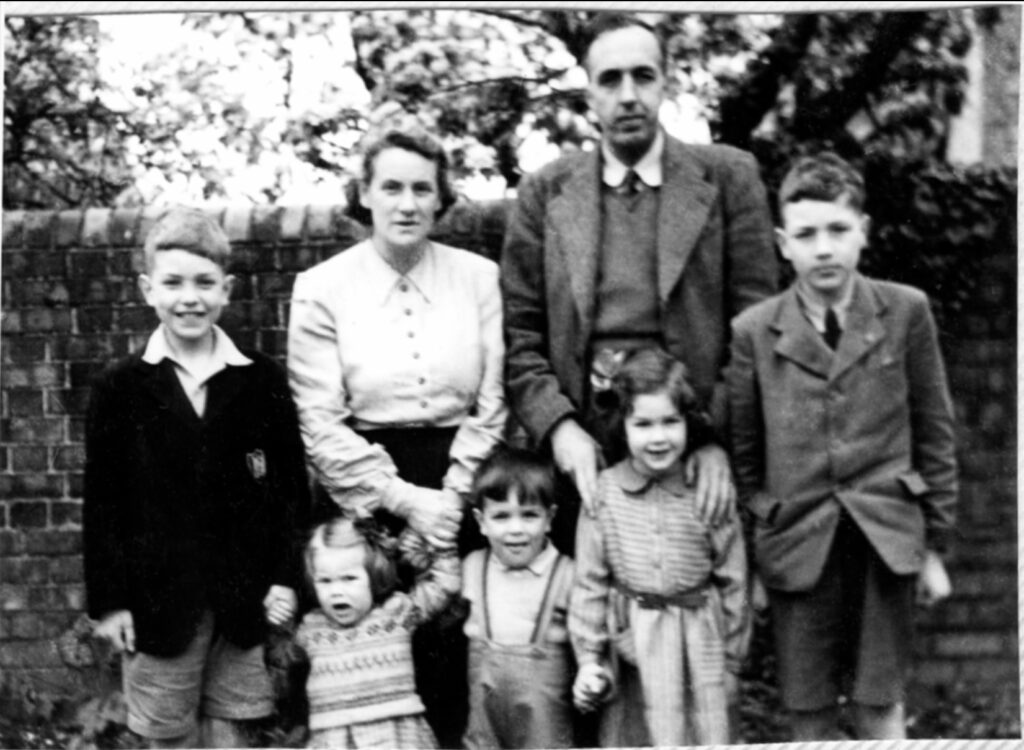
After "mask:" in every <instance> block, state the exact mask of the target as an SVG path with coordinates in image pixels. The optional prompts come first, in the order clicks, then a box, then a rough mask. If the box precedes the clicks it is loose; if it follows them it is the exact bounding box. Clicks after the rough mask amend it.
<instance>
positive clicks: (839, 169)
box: [727, 154, 957, 741]
mask: <svg viewBox="0 0 1024 750" xmlns="http://www.w3.org/2000/svg"><path fill="white" fill-rule="evenodd" d="M779 202H780V207H781V216H782V227H781V228H779V229H777V230H776V237H777V240H778V243H779V247H780V249H781V252H782V255H783V256H784V257H785V258H786V259H787V260H789V261H790V262H791V263H792V264H793V268H794V270H795V271H796V281H795V282H794V284H793V285H792V286H791V287H790V288H789V289H788V290H786V291H784V292H782V293H781V294H779V295H777V296H775V297H772V298H770V299H768V300H765V301H763V302H761V303H759V304H757V305H754V306H753V307H751V308H749V309H747V310H745V311H744V312H743V313H741V314H740V315H738V316H737V317H736V318H735V319H734V321H733V323H732V344H731V359H730V364H729V367H728V371H727V387H728V394H729V405H730V433H731V441H732V450H733V454H732V455H733V465H734V468H735V471H736V479H737V487H738V490H739V493H740V497H741V502H742V503H743V505H744V507H745V508H746V509H747V510H748V511H749V516H750V517H752V523H753V543H754V558H755V564H756V568H757V572H758V574H759V576H760V579H761V581H762V582H763V583H764V585H765V587H766V588H767V592H768V601H769V604H770V606H771V610H772V620H773V626H774V634H775V645H776V652H777V656H778V662H779V680H780V683H781V688H782V697H783V701H784V703H785V705H786V707H787V708H788V709H789V710H790V712H791V718H792V725H793V733H794V737H793V739H794V740H798V741H800V740H812V739H837V738H840V737H842V736H843V735H842V734H841V733H840V731H839V724H838V720H839V708H838V707H839V701H840V697H841V696H846V697H847V698H848V699H849V701H850V702H851V703H852V705H853V709H854V710H853V723H854V726H855V729H856V732H857V736H858V738H859V739H873V738H902V737H904V736H905V730H904V719H903V700H904V682H905V673H906V668H907V666H908V658H909V655H910V654H911V653H912V645H911V639H912V616H913V608H914V603H915V595H916V598H917V600H918V602H920V603H925V604H930V603H932V602H934V601H937V600H939V599H942V598H944V597H945V596H948V595H949V593H950V583H949V578H948V577H947V575H946V572H945V568H944V566H943V563H942V559H941V556H940V555H941V554H942V553H943V551H944V550H945V549H946V546H947V542H948V538H949V537H950V535H951V532H952V529H953V510H954V505H955V503H956V497H957V476H956V462H955V446H954V434H953V408H952V403H951V399H950V396H949V391H948V388H947V385H946V378H945V371H944V368H943V363H942V358H941V354H940V351H939V346H938V340H937V336H936V331H935V325H934V322H933V320H932V316H931V312H930V310H929V306H928V300H927V298H926V296H925V295H924V294H923V293H921V292H920V291H918V290H916V289H912V288H910V287H907V286H902V285H898V284H893V283H888V282H883V281H876V280H872V279H868V278H866V277H864V276H862V275H860V274H859V273H858V272H857V270H856V269H857V264H858V261H859V259H860V253H861V250H862V249H863V247H864V246H865V244H866V241H867V239H866V238H867V231H868V217H867V216H866V215H865V214H864V213H863V205H864V186H863V181H862V179H861V177H860V175H859V174H858V173H857V172H856V171H855V170H854V169H853V168H852V167H851V166H850V165H849V164H847V163H846V162H845V161H843V160H842V159H840V158H839V157H837V156H835V155H833V154H822V155H819V156H816V157H806V158H804V159H802V160H800V161H799V162H797V164H796V165H795V166H794V167H793V168H792V169H791V170H790V172H789V173H788V174H787V176H786V178H785V179H784V180H783V183H782V186H781V188H780V193H779Z"/></svg>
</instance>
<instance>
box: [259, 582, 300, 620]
mask: <svg viewBox="0 0 1024 750" xmlns="http://www.w3.org/2000/svg"><path fill="white" fill-rule="evenodd" d="M297 606H298V598H297V597H296V596H295V592H294V591H293V590H292V589H290V588H288V587H287V586H271V587H270V590H269V591H267V595H266V596H265V597H264V598H263V608H264V610H266V613H267V622H269V623H270V624H271V625H276V626H281V625H285V624H286V623H288V621H290V620H291V619H292V617H293V616H294V615H295V608H296V607H297Z"/></svg>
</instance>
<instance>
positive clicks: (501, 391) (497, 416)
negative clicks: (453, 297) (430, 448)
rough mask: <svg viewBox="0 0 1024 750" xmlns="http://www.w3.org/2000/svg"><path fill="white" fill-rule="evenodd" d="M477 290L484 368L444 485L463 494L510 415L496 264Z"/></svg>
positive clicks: (458, 434) (489, 266)
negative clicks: (506, 400) (507, 401)
mask: <svg viewBox="0 0 1024 750" xmlns="http://www.w3.org/2000/svg"><path fill="white" fill-rule="evenodd" d="M475 291H476V305H477V317H478V318H479V321H480V340H481V342H482V345H483V349H484V351H483V372H482V373H481V377H480V385H479V388H478V390H477V393H476V403H475V404H474V408H473V409H472V411H471V412H470V415H469V417H467V418H466V420H465V421H464V422H463V423H462V424H461V425H460V426H459V429H458V431H457V432H456V433H455V439H454V440H453V441H452V447H451V449H450V455H451V466H450V467H449V469H448V472H447V474H445V477H444V487H445V488H446V489H450V490H454V491H455V492H458V493H460V494H465V493H467V492H469V489H470V485H471V484H472V479H473V473H474V472H475V471H476V468H477V466H479V465H480V462H481V461H483V459H484V458H486V457H487V455H488V454H489V453H490V452H491V451H492V450H493V449H494V447H495V446H496V445H498V444H499V443H501V442H502V440H503V439H504V434H505V423H506V420H507V417H508V409H507V407H506V405H505V381H504V366H505V341H504V338H503V333H502V322H501V321H502V318H501V291H500V289H499V286H498V266H497V265H496V264H494V263H488V264H487V266H486V272H485V273H483V274H481V278H480V280H479V282H478V284H477V288H476V290H475Z"/></svg>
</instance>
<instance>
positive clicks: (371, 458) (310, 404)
mask: <svg viewBox="0 0 1024 750" xmlns="http://www.w3.org/2000/svg"><path fill="white" fill-rule="evenodd" d="M312 286H313V285H312V280H311V278H310V277H308V276H306V275H305V274H300V275H299V276H298V277H297V278H296V280H295V288H294V290H293V292H292V301H291V312H290V318H289V322H288V382H289V385H290V386H291V391H292V396H293V398H294V399H295V405H296V408H297V409H298V413H299V426H300V428H301V431H302V439H303V442H304V443H305V446H306V455H307V457H308V458H309V460H310V462H311V463H312V465H313V468H314V470H315V472H316V476H317V479H318V480H319V482H320V484H321V486H322V487H323V488H324V490H326V491H327V493H328V494H329V495H330V496H331V498H332V499H333V500H334V501H335V502H336V503H337V504H338V505H340V506H341V507H342V508H349V509H358V510H364V511H367V512H370V511H374V510H376V509H378V508H384V509H385V510H389V511H391V512H392V513H394V514H395V515H398V516H401V517H402V518H407V517H408V516H409V514H410V512H411V508H412V504H414V503H416V502H420V501H423V500H426V499H427V496H428V495H429V496H431V497H432V496H433V495H435V494H436V492H435V491H431V490H426V489H423V488H420V487H416V486H415V485H412V484H409V483H408V482H405V481H403V480H402V479H400V478H399V477H398V470H397V469H396V468H395V464H394V461H392V460H391V457H390V456H389V455H388V454H387V452H386V451H385V450H384V449H383V448H381V447H380V446H379V445H376V444H375V443H370V442H369V441H368V440H366V439H364V438H363V437H361V436H359V435H358V434H356V432H355V431H354V430H352V428H351V427H349V426H348V424H347V423H346V422H347V420H348V418H349V417H350V416H351V414H352V412H351V409H349V407H348V399H347V396H346V393H345V377H344V367H345V366H344V358H343V353H342V352H341V351H340V350H339V347H338V337H337V322H336V321H335V317H334V312H333V311H332V310H331V308H330V307H329V306H328V305H327V303H326V301H325V300H324V299H322V298H321V295H320V294H318V291H319V290H316V289H314V288H312Z"/></svg>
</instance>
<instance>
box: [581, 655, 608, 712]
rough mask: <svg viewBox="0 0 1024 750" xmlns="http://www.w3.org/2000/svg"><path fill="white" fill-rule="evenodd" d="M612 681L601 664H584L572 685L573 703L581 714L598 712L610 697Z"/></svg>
mask: <svg viewBox="0 0 1024 750" xmlns="http://www.w3.org/2000/svg"><path fill="white" fill-rule="evenodd" d="M610 688H611V680H609V679H608V673H607V672H606V671H605V669H604V667H602V666H601V665H600V664H594V663H591V664H584V665H583V666H581V667H580V670H579V672H577V673H576V680H575V682H573V685H572V702H573V705H575V706H576V710H577V711H580V712H581V713H585V714H586V713H590V712H591V711H596V710H597V709H598V707H600V705H601V704H602V703H603V702H604V699H605V698H606V697H607V696H608V693H609V690H610Z"/></svg>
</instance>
